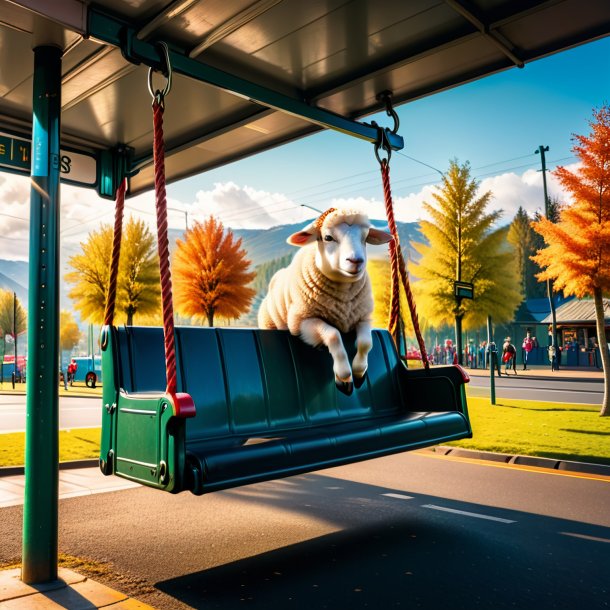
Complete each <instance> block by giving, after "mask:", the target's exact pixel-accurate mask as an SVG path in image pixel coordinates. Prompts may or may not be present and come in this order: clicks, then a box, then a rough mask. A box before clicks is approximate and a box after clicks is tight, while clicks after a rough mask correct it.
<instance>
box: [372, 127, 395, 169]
mask: <svg viewBox="0 0 610 610" xmlns="http://www.w3.org/2000/svg"><path fill="white" fill-rule="evenodd" d="M371 125H372V126H373V127H376V128H377V141H376V142H375V158H376V159H377V161H378V162H379V165H383V164H384V163H386V164H388V165H389V163H390V158H391V157H392V145H391V144H390V140H389V138H388V132H389V129H388V128H387V127H386V128H385V129H384V128H383V127H380V126H379V125H378V124H377V123H376V122H375V121H372V122H371ZM380 149H383V150H384V151H385V152H386V154H387V157H386V158H385V159H382V157H381V155H380V154H379V150H380Z"/></svg>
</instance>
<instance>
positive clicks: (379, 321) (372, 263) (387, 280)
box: [367, 258, 414, 335]
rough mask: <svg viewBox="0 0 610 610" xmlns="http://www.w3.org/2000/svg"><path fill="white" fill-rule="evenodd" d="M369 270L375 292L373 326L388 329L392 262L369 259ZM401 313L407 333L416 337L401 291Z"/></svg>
mask: <svg viewBox="0 0 610 610" xmlns="http://www.w3.org/2000/svg"><path fill="white" fill-rule="evenodd" d="M367 270H368V273H369V277H370V279H371V289H372V291H373V301H374V303H375V308H374V310H373V326H374V327H375V328H387V326H388V323H389V321H390V299H391V293H392V277H391V273H390V261H389V260H388V259H385V258H384V259H369V261H368V263H367ZM400 312H401V315H402V319H403V322H404V323H405V332H406V333H407V334H411V335H414V331H413V323H412V321H411V316H410V314H409V309H408V305H407V298H406V297H405V295H404V292H403V291H402V290H401V291H400Z"/></svg>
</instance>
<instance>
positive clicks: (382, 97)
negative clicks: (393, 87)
mask: <svg viewBox="0 0 610 610" xmlns="http://www.w3.org/2000/svg"><path fill="white" fill-rule="evenodd" d="M392 95H393V94H392V92H391V91H390V90H386V91H382V92H381V93H379V94H377V100H378V101H380V102H383V103H384V104H385V111H386V114H387V115H388V116H389V117H390V118H391V119H393V121H394V128H393V129H392V130H391V133H393V134H396V133H398V128H399V127H400V119H399V118H398V114H396V110H394V107H393V106H392Z"/></svg>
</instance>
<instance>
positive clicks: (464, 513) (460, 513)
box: [422, 504, 516, 523]
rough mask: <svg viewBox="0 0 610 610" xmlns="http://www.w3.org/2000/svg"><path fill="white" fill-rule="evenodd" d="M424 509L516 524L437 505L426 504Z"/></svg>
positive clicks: (498, 518)
mask: <svg viewBox="0 0 610 610" xmlns="http://www.w3.org/2000/svg"><path fill="white" fill-rule="evenodd" d="M422 508H431V509H432V510H441V511H443V512H446V513H453V514H455V515H462V516H464V517H475V518H476V519H486V520H487V521H497V522H498V523H516V521H511V520H510V519H501V518H500V517H492V516H491V515H482V514H481V513H470V512H468V511H465V510H457V509H455V508H446V507H444V506H436V504H424V505H423V506H422Z"/></svg>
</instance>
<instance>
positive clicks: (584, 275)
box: [533, 106, 610, 416]
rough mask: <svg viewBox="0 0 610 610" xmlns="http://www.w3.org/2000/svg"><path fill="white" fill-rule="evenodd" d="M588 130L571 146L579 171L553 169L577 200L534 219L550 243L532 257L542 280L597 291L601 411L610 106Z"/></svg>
mask: <svg viewBox="0 0 610 610" xmlns="http://www.w3.org/2000/svg"><path fill="white" fill-rule="evenodd" d="M589 126H590V128H591V132H590V134H589V135H588V136H582V135H575V136H574V138H575V140H576V144H575V145H574V147H573V148H572V151H573V152H574V153H575V155H576V156H577V157H578V158H579V159H580V166H579V168H578V169H577V170H576V171H573V172H572V171H570V170H568V169H566V168H565V167H559V168H557V170H556V171H555V172H554V173H555V175H556V176H557V178H558V179H559V181H560V183H561V185H562V186H563V187H564V189H566V191H568V192H569V193H570V194H571V195H572V200H573V203H571V204H569V205H565V206H563V207H562V208H561V210H560V212H559V221H558V222H557V223H553V222H550V221H549V220H547V219H545V218H542V219H540V220H539V221H538V222H535V223H533V227H534V229H535V230H536V231H537V232H538V233H540V235H542V237H543V238H544V241H545V243H546V247H545V248H543V249H541V250H539V251H538V253H537V254H536V255H535V256H534V257H533V260H534V261H535V262H536V263H538V265H540V267H541V268H542V269H543V271H542V272H541V273H539V274H538V275H537V277H538V279H539V280H540V281H544V280H547V279H551V280H553V282H554V285H555V287H556V288H558V289H560V290H563V292H564V294H566V295H574V296H576V297H578V298H582V297H585V296H592V297H593V301H594V303H595V318H596V326H597V340H598V344H599V347H600V352H601V359H602V366H603V370H604V381H605V383H604V398H603V402H602V408H601V412H600V414H601V415H603V416H609V415H610V396H609V390H610V355H609V353H608V337H607V335H606V329H605V321H604V304H603V295H604V294H607V293H608V292H609V291H610V107H608V106H604V107H602V108H601V109H600V110H597V111H595V112H594V113H593V120H592V121H589Z"/></svg>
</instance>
